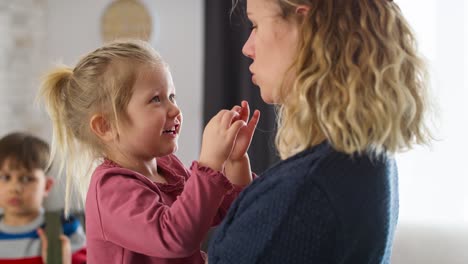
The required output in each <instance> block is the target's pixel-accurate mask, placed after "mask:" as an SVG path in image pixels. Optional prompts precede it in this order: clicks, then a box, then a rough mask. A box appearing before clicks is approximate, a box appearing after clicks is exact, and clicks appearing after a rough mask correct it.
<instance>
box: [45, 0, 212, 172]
mask: <svg viewBox="0 0 468 264" xmlns="http://www.w3.org/2000/svg"><path fill="white" fill-rule="evenodd" d="M111 2H112V1H110V0H101V1H96V0H80V1H76V0H48V9H47V19H48V22H47V32H48V37H47V43H46V46H47V48H48V54H47V59H46V62H47V64H46V66H50V65H52V64H51V63H52V62H55V61H58V60H61V61H63V62H64V63H66V64H75V63H76V62H77V61H78V59H79V57H80V56H81V55H83V54H85V53H87V52H89V51H92V50H93V49H95V48H97V47H99V46H100V45H102V40H101V37H100V19H101V15H102V13H103V11H104V10H105V8H106V6H107V5H108V4H109V3H111ZM142 2H143V3H144V4H145V5H146V7H147V8H148V9H149V11H150V13H151V14H152V17H153V21H154V22H155V25H154V32H153V34H152V36H153V38H152V40H151V43H152V44H153V46H154V47H155V48H156V49H157V50H158V51H159V52H160V53H161V55H162V56H163V58H164V59H165V60H166V61H167V62H168V63H169V65H170V68H171V71H172V75H173V78H174V82H175V85H176V92H177V100H178V103H179V106H180V108H181V110H182V113H183V115H184V123H183V130H182V134H181V136H180V139H179V151H178V153H177V155H178V156H179V158H181V160H182V161H183V162H184V163H185V164H186V165H189V164H190V162H191V161H192V160H194V159H197V157H198V152H199V148H200V139H201V131H202V128H201V124H202V119H201V118H202V107H201V100H202V76H203V74H202V70H203V61H202V59H203V12H204V10H203V1H202V0H190V1H187V0H171V1H167V0H145V1H142Z"/></svg>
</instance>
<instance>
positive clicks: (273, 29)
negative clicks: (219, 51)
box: [242, 0, 299, 103]
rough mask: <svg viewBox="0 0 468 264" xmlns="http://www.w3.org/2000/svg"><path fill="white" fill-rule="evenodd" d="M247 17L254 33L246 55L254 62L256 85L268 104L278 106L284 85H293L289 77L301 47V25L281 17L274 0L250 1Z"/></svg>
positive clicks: (245, 49) (247, 45)
mask: <svg viewBox="0 0 468 264" xmlns="http://www.w3.org/2000/svg"><path fill="white" fill-rule="evenodd" d="M247 17H248V18H249V20H250V21H251V22H252V32H251V33H250V36H249V38H248V40H247V42H246V43H245V44H244V47H243V49H242V53H243V54H244V55H245V56H247V57H249V58H251V59H252V60H253V62H252V64H251V65H250V67H249V69H250V72H252V75H253V76H252V82H253V83H254V84H256V85H257V86H259V87H260V93H261V96H262V99H263V100H264V101H265V102H266V103H278V102H280V100H279V99H280V98H278V93H279V89H280V86H281V84H282V82H283V80H284V82H285V83H284V85H285V86H289V85H291V84H292V81H291V80H292V79H293V78H294V76H293V75H294V74H293V73H288V74H286V71H287V70H288V69H289V67H290V66H291V65H292V63H293V60H294V56H295V54H296V51H297V45H298V29H299V28H298V25H297V23H295V22H292V21H288V20H286V19H284V18H283V17H282V16H281V9H280V7H279V5H278V4H277V3H276V1H274V0H247Z"/></svg>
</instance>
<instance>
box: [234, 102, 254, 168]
mask: <svg viewBox="0 0 468 264" xmlns="http://www.w3.org/2000/svg"><path fill="white" fill-rule="evenodd" d="M232 110H233V111H236V112H238V113H239V117H238V118H239V120H242V121H244V122H245V123H246V124H247V125H246V126H243V127H242V128H241V129H240V130H239V133H238V134H237V138H236V142H235V144H234V148H233V149H232V152H231V155H230V156H229V160H230V161H238V160H240V159H241V158H243V157H244V156H245V155H246V154H247V150H248V149H249V146H250V143H251V142H252V137H253V134H254V132H255V128H256V127H257V124H258V120H259V119H260V111H258V110H255V112H254V113H253V115H252V118H251V119H250V121H249V122H248V123H247V121H248V118H249V115H250V108H249V104H248V103H247V101H242V102H241V106H237V105H236V106H234V107H233V108H232Z"/></svg>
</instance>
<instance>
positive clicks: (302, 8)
mask: <svg viewBox="0 0 468 264" xmlns="http://www.w3.org/2000/svg"><path fill="white" fill-rule="evenodd" d="M309 10H310V7H309V6H306V5H299V6H297V7H296V14H298V15H303V16H306V15H307V14H308V13H309Z"/></svg>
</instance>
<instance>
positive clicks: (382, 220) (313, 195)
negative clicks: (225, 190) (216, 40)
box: [209, 0, 429, 264]
mask: <svg viewBox="0 0 468 264" xmlns="http://www.w3.org/2000/svg"><path fill="white" fill-rule="evenodd" d="M234 2H235V3H234V5H235V6H236V5H238V3H237V1H234ZM247 16H248V18H249V20H250V21H251V22H252V32H251V34H250V36H249V39H248V40H247V42H246V43H245V45H244V47H243V50H242V51H243V53H244V55H245V56H247V57H249V58H251V59H252V64H251V66H250V67H249V69H250V71H251V72H252V75H253V77H252V80H253V82H254V83H255V84H256V85H258V86H259V87H260V91H261V97H262V99H263V100H264V101H265V102H267V103H270V104H276V105H278V114H279V116H278V133H277V136H276V145H277V149H278V151H279V154H280V156H281V158H282V161H281V162H279V163H278V164H276V165H275V166H273V167H272V168H270V169H269V170H267V171H266V172H265V173H264V174H263V175H261V176H260V177H259V178H258V179H257V180H255V181H254V182H253V183H252V184H251V186H250V187H249V188H247V189H246V190H245V191H244V192H243V193H242V194H241V195H240V196H239V198H238V200H237V201H236V202H235V203H234V204H233V205H232V206H231V209H230V211H229V213H228V215H227V217H226V218H225V220H224V222H223V223H222V225H221V226H220V227H219V229H218V231H217V232H216V234H215V235H214V237H213V239H212V241H211V246H210V249H209V262H210V264H219V263H237V264H239V263H288V264H289V263H389V262H390V256H391V248H392V241H393V235H394V231H395V227H396V223H397V218H398V190H397V171H396V165H395V161H394V158H393V154H394V153H396V152H399V151H402V150H406V149H409V148H411V147H412V146H413V145H414V144H421V143H427V142H428V139H429V133H428V131H427V129H426V127H425V126H424V123H423V119H424V115H425V108H426V107H425V100H426V99H425V97H424V94H425V89H426V84H425V69H424V65H423V63H422V61H421V59H420V58H419V57H418V55H417V52H416V48H415V41H414V35H413V33H412V32H411V30H410V28H409V26H408V24H407V22H406V21H405V19H404V18H403V17H402V14H401V12H400V10H399V8H398V6H397V5H396V4H395V3H394V2H392V1H389V0H247Z"/></svg>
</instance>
